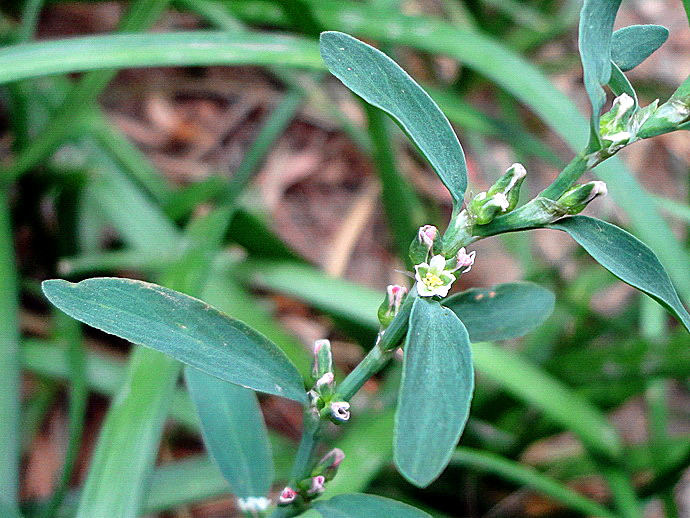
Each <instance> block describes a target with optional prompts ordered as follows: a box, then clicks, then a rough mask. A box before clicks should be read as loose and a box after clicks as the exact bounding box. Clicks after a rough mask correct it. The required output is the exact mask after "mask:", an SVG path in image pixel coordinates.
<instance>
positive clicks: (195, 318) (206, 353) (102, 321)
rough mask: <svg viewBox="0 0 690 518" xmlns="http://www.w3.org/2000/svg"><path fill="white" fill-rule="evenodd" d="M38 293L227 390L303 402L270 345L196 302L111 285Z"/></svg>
mask: <svg viewBox="0 0 690 518" xmlns="http://www.w3.org/2000/svg"><path fill="white" fill-rule="evenodd" d="M43 292H44V293H45V295H46V297H47V298H48V300H50V302H52V303H53V304H54V305H56V306H57V307H58V308H60V309H61V310H62V311H64V312H65V313H67V314H68V315H69V316H71V317H72V318H75V319H77V320H79V321H81V322H84V323H86V324H89V325H90V326H93V327H95V328H97V329H100V330H102V331H105V332H106V333H110V334H113V335H115V336H119V337H120V338H124V339H125V340H128V341H130V342H132V343H135V344H139V345H143V346H146V347H150V348H152V349H155V350H157V351H160V352H163V353H165V354H168V355H170V356H172V357H173V358H175V359H177V360H179V361H181V362H183V363H186V364H187V365H191V366H192V367H195V368H197V369H199V370H202V371H204V372H206V373H207V374H210V375H211V376H215V377H217V378H220V379H222V380H225V381H229V382H230V383H235V384H237V385H241V386H243V387H247V388H251V389H253V390H258V391H260V392H266V393H268V394H275V395H278V396H283V397H286V398H289V399H294V400H295V401H299V402H301V403H304V402H305V392H304V384H303V381H302V377H301V376H300V375H299V372H297V369H296V368H295V366H294V365H293V364H292V363H291V362H290V360H289V359H288V358H287V357H286V356H285V354H284V353H283V352H282V351H281V350H280V349H279V348H278V347H277V346H276V345H275V344H273V343H272V342H271V341H269V340H268V339H267V338H266V337H264V336H263V335H261V334H259V333H257V332H256V331H254V330H253V329H251V328H250V327H248V326H247V325H245V324H243V323H242V322H240V321H239V320H235V319H233V318H230V317H228V316H227V315H224V314H223V313H221V312H220V311H218V310H216V309H215V308H213V307H211V306H209V305H208V304H206V303H205V302H203V301H201V300H199V299H195V298H193V297H189V296H188V295H184V294H182V293H179V292H177V291H174V290H170V289H168V288H164V287H162V286H158V285H156V284H151V283H148V282H142V281H136V280H132V279H120V278H112V277H101V278H93V279H87V280H85V281H81V282H79V283H76V284H75V283H71V282H67V281H64V280H60V279H55V280H50V281H45V282H44V283H43Z"/></svg>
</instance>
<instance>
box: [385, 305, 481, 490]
mask: <svg viewBox="0 0 690 518" xmlns="http://www.w3.org/2000/svg"><path fill="white" fill-rule="evenodd" d="M409 322H410V324H409V330H408V332H407V337H406V339H405V359H404V363H403V373H402V381H401V383H400V392H399V395H398V408H397V411H396V415H395V430H394V439H393V457H394V460H395V464H396V466H397V467H398V470H399V471H400V473H402V475H403V476H404V477H405V478H407V479H408V480H409V481H410V482H412V483H413V484H415V485H417V486H419V487H425V486H427V485H429V484H430V483H431V482H433V481H434V479H436V477H438V476H439V475H440V474H441V472H442V471H443V469H444V468H445V467H446V465H447V464H448V461H449V460H450V456H451V454H452V453H453V450H454V449H455V445H456V444H457V442H458V439H459V438H460V434H461V433H462V430H463V429H464V427H465V423H466V422H467V417H468V415H469V412H470V401H471V400H472V391H473V389H474V371H473V369H472V351H471V349H470V339H469V335H468V334H467V330H466V329H465V326H464V325H463V324H462V322H461V321H460V319H459V318H458V317H457V316H456V315H455V313H453V312H452V311H451V310H450V309H447V308H444V307H443V306H441V305H440V304H439V303H438V302H436V301H434V300H430V299H425V298H418V299H416V300H415V301H414V305H413V306H412V311H411V313H410V320H409Z"/></svg>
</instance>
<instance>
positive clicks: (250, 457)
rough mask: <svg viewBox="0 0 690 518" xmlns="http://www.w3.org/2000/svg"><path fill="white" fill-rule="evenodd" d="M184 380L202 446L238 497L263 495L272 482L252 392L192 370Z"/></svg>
mask: <svg viewBox="0 0 690 518" xmlns="http://www.w3.org/2000/svg"><path fill="white" fill-rule="evenodd" d="M185 380H186V382H187V388H188V389H189V394H190V395H191V397H192V400H193V401H194V405H195V406H196V409H197V412H198V413H199V420H200V421H201V431H202V434H203V437H204V444H205V445H206V449H207V450H208V452H209V454H210V455H211V457H212V458H213V460H214V461H215V462H216V464H217V465H218V467H219V468H220V471H221V473H223V476H224V477H225V479H226V480H227V481H228V482H229V483H230V487H231V488H232V492H233V493H234V494H235V495H237V496H238V497H240V498H248V497H252V496H254V497H259V496H265V495H266V493H267V492H268V490H269V489H270V488H271V482H273V458H272V457H271V445H270V443H269V440H268V432H267V430H266V425H265V424H264V420H263V419H262V415H261V408H260V407H259V401H258V400H257V397H256V393H254V391H252V390H249V389H246V388H244V387H240V386H238V385H233V384H232V383H227V382H225V381H223V380H219V379H218V378H214V377H213V376H209V375H208V374H205V373H203V372H201V371H200V370H197V369H194V368H192V367H186V368H185Z"/></svg>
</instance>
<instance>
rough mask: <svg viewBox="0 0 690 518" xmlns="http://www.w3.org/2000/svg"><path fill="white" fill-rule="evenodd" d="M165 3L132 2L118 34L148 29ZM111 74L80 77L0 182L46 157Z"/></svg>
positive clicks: (160, 0) (158, 0)
mask: <svg viewBox="0 0 690 518" xmlns="http://www.w3.org/2000/svg"><path fill="white" fill-rule="evenodd" d="M168 2H169V0H135V1H134V2H133V3H132V4H131V6H130V9H129V11H128V12H127V14H126V15H125V16H124V17H123V18H122V20H121V21H120V24H119V26H118V31H119V32H135V31H139V30H142V29H145V28H147V27H149V26H151V25H152V24H153V22H154V21H155V20H156V19H157V18H158V16H159V15H160V14H161V13H162V12H163V10H164V9H165V8H166V6H167V5H168ZM115 74H117V70H98V71H94V72H89V73H87V74H84V76H83V77H82V79H81V80H80V81H79V83H77V84H76V85H75V86H74V87H73V88H72V89H71V90H70V92H69V93H68V94H67V97H66V98H65V100H64V101H63V103H62V105H61V106H60V108H59V109H58V110H57V112H56V113H55V115H54V116H53V117H52V119H51V120H50V121H49V122H48V124H47V125H46V126H45V127H44V128H43V130H42V131H41V133H40V134H39V135H37V136H36V138H34V139H33V140H32V141H31V142H30V144H29V146H28V147H26V148H25V149H23V150H22V153H21V154H20V155H19V156H18V157H17V159H16V161H15V162H14V164H12V166H11V167H10V168H9V169H8V170H7V171H4V174H3V175H2V181H3V182H5V183H9V182H12V181H14V180H16V179H17V178H19V177H20V176H22V175H23V174H25V173H26V172H28V171H29V170H30V169H32V168H33V167H35V166H36V165H37V164H38V163H40V162H41V161H42V160H44V159H45V158H47V157H48V156H50V154H51V153H52V152H53V151H54V150H55V149H56V148H57V147H58V146H59V145H60V144H61V143H62V142H63V140H64V139H65V137H67V136H68V135H69V133H70V131H72V129H73V128H74V126H75V125H74V124H73V121H74V120H75V118H76V117H78V116H79V115H80V114H81V113H83V112H84V110H86V109H88V108H90V107H91V105H92V103H93V102H95V101H96V99H97V98H98V96H99V95H100V93H101V92H102V91H103V90H104V89H105V87H106V86H107V85H108V83H110V80H111V79H112V78H113V77H114V76H115Z"/></svg>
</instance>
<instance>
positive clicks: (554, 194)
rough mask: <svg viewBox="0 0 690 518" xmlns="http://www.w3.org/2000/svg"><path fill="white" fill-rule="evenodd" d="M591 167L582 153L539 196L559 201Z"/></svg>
mask: <svg viewBox="0 0 690 518" xmlns="http://www.w3.org/2000/svg"><path fill="white" fill-rule="evenodd" d="M589 168H590V166H589V165H588V161H587V157H586V156H585V155H584V154H583V153H580V154H578V155H576V156H575V158H573V159H572V160H571V161H570V163H568V165H566V166H565V168H564V169H563V171H561V173H560V174H559V175H558V176H557V177H556V179H555V180H554V181H553V183H552V184H551V185H549V186H548V187H547V188H546V189H544V190H543V191H542V192H541V194H540V195H539V196H542V197H544V198H549V199H551V200H557V199H558V198H560V197H561V195H562V194H563V193H564V192H565V191H567V190H568V189H569V188H570V187H571V186H572V185H573V184H574V183H575V182H576V181H577V179H578V178H580V176H582V175H583V174H584V173H585V172H586V171H587V170H588V169H589Z"/></svg>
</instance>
